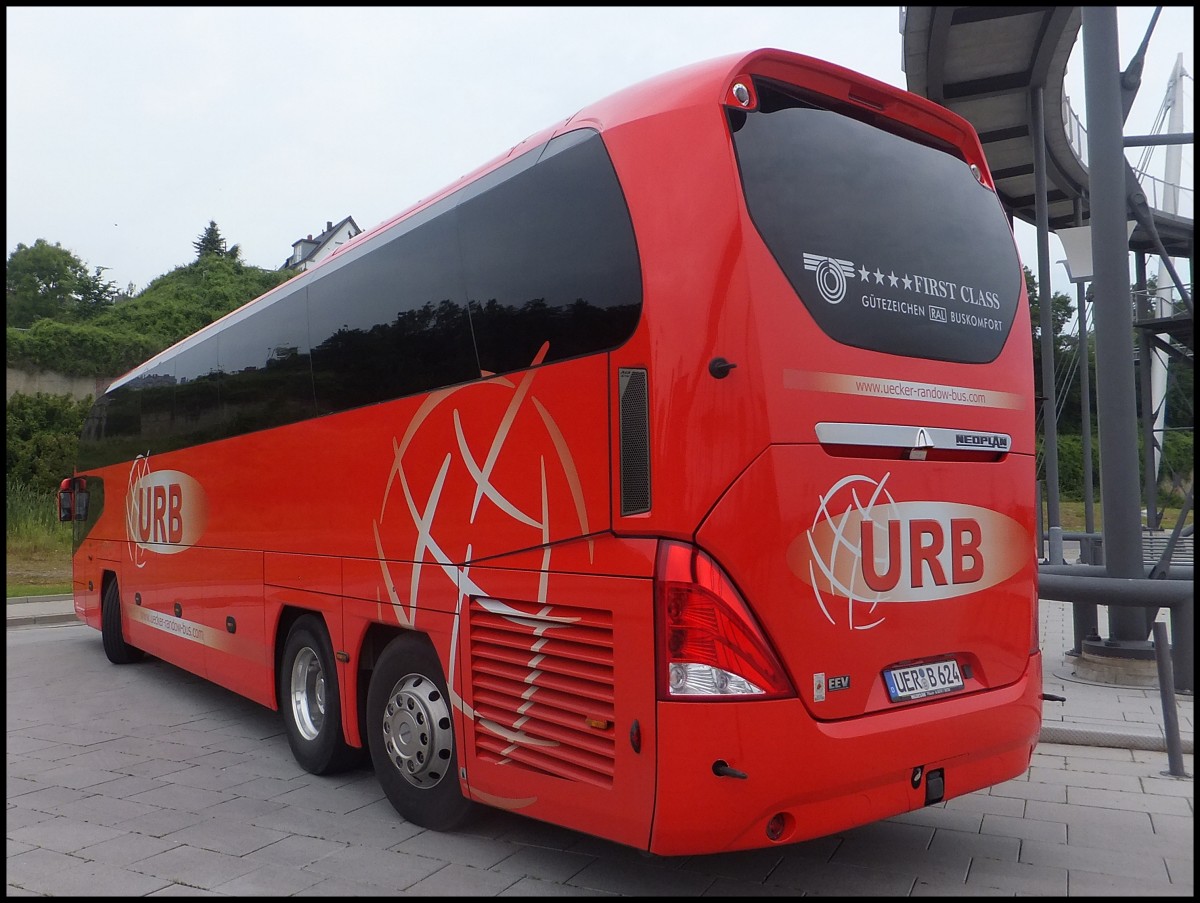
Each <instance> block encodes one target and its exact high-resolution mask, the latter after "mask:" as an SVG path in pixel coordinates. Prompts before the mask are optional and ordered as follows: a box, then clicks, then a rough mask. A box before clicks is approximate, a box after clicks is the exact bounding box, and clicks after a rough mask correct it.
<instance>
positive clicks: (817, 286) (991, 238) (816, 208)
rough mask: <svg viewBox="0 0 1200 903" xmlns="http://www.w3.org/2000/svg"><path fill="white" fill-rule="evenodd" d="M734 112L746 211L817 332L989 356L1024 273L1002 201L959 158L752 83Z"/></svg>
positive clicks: (997, 346) (946, 353) (857, 341)
mask: <svg viewBox="0 0 1200 903" xmlns="http://www.w3.org/2000/svg"><path fill="white" fill-rule="evenodd" d="M756 87H757V89H758V95H759V100H760V103H759V107H758V109H756V110H754V111H751V112H743V111H740V110H731V111H730V113H729V121H730V129H731V132H732V135H733V143H734V148H735V150H736V153H737V160H738V167H739V171H740V175H741V180H742V187H743V190H744V193H745V197H746V205H747V207H748V209H749V211H750V216H751V218H752V219H753V221H754V225H755V227H756V228H757V230H758V232H759V234H760V235H761V236H762V239H763V241H764V242H765V243H766V245H767V247H768V248H769V249H770V251H771V253H772V254H773V255H774V257H775V259H776V260H777V261H778V263H779V266H780V267H781V268H782V270H783V272H784V274H785V275H786V276H787V278H788V280H789V281H790V282H791V284H792V287H793V288H794V289H795V291H796V294H797V296H798V297H799V299H800V301H801V302H802V303H803V304H804V306H805V307H806V308H807V309H808V312H809V313H810V314H811V315H812V317H813V319H814V320H815V321H816V323H817V325H818V326H819V327H820V328H821V329H822V330H823V331H824V332H825V333H826V334H827V335H828V336H830V337H831V338H833V339H835V340H836V341H838V342H841V343H843V344H846V345H851V346H854V347H857V348H865V349H868V350H871V351H881V352H885V353H889V354H897V355H903V356H907V357H923V358H930V359H934V360H943V361H955V362H962V363H985V362H988V361H991V360H994V359H995V358H996V356H997V355H998V354H999V353H1000V350H1001V349H1002V348H1003V347H1004V343H1005V339H1006V338H1007V337H1008V333H1009V329H1010V328H1011V326H1012V322H1013V316H1014V314H1015V312H1016V307H1017V303H1018V300H1019V298H1020V279H1021V275H1020V274H1021V268H1020V265H1019V262H1018V260H1017V253H1016V247H1015V245H1014V243H1013V238H1012V232H1011V231H1010V229H1009V226H1008V222H1007V220H1006V219H1005V216H1004V212H1003V209H1002V208H1001V205H1000V201H999V199H998V198H997V197H996V195H995V193H994V192H992V191H991V190H990V189H988V188H987V187H986V186H984V185H982V184H981V183H980V182H979V181H978V180H977V179H976V178H975V176H974V174H973V173H972V172H971V169H970V167H968V165H967V164H966V163H965V162H964V161H963V160H961V159H959V158H957V157H955V156H953V155H951V154H949V153H946V152H944V151H942V150H938V149H935V148H933V147H929V146H926V145H923V144H919V143H917V142H914V141H910V140H908V139H906V138H903V137H900V136H899V135H897V134H893V133H892V132H889V131H885V130H884V129H882V128H879V127H877V126H875V125H872V124H869V123H867V122H864V121H859V120H858V119H855V118H851V117H850V116H846V115H843V114H842V113H838V112H834V111H832V110H828V109H822V108H820V107H817V106H814V105H813V104H811V103H809V102H807V101H804V100H801V99H799V98H796V97H792V96H790V95H789V94H788V93H787V92H785V91H783V90H780V89H779V88H777V87H775V86H773V85H771V84H769V83H761V82H760V83H758V84H757V85H756Z"/></svg>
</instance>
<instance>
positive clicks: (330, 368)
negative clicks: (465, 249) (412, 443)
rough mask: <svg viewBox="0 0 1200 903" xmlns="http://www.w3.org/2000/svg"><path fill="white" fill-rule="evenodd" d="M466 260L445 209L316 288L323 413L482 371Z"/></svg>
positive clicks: (312, 315) (317, 373) (313, 324)
mask: <svg viewBox="0 0 1200 903" xmlns="http://www.w3.org/2000/svg"><path fill="white" fill-rule="evenodd" d="M459 260H460V258H459V253H458V236H457V234H456V232H455V211H454V210H453V209H446V210H444V212H442V213H441V214H440V215H438V216H434V217H432V218H430V219H427V220H426V221H425V222H423V223H422V224H421V225H419V226H418V227H417V228H414V229H411V230H410V231H408V232H405V233H403V234H401V235H400V236H399V237H398V238H394V239H392V240H391V241H389V242H387V243H386V244H383V245H378V246H376V247H374V248H372V249H371V250H370V251H369V252H368V253H365V254H363V255H361V256H360V257H358V258H356V259H353V260H351V261H350V262H348V263H347V264H345V265H344V266H342V267H341V268H340V269H337V270H334V271H332V272H330V273H329V274H328V275H325V276H322V277H321V278H320V279H318V280H317V281H316V282H314V283H312V284H311V286H310V287H309V324H310V328H311V333H312V337H313V351H312V355H313V375H314V379H315V381H316V393H317V406H318V409H319V411H320V413H322V414H325V413H329V412H332V411H341V410H345V409H347V408H353V407H358V406H360V405H365V404H372V403H374V402H378V401H385V400H388V399H392V398H399V397H401V396H403V395H411V394H413V393H416V392H423V391H427V390H429V389H436V388H439V387H441V386H448V385H452V384H454V383H459V382H464V381H466V380H469V379H476V378H478V377H479V365H478V363H477V362H476V359H475V350H474V348H473V346H472V343H471V327H470V323H469V322H468V320H467V311H466V305H465V298H464V295H463V283H462V268H461V266H460V263H459Z"/></svg>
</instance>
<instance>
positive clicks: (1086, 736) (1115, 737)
mask: <svg viewBox="0 0 1200 903" xmlns="http://www.w3.org/2000/svg"><path fill="white" fill-rule="evenodd" d="M1038 742H1039V743H1061V744H1063V745H1065V746H1109V747H1113V748H1114V749H1145V750H1150V751H1151V752H1166V751H1167V741H1166V738H1165V737H1156V736H1154V735H1152V734H1135V733H1132V732H1130V733H1122V732H1120V731H1102V730H1096V729H1095V728H1082V727H1066V726H1064V725H1060V724H1043V725H1042V731H1041V733H1040V734H1039V735H1038ZM1179 747H1180V751H1181V752H1184V753H1191V752H1193V751H1194V749H1195V743H1194V740H1193V738H1192V737H1191V736H1186V737H1184V736H1181V737H1180V738H1179Z"/></svg>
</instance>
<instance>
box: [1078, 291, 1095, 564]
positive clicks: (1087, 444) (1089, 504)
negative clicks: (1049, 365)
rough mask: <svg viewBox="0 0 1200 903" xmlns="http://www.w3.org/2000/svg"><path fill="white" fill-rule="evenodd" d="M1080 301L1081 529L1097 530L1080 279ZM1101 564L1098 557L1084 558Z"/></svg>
mask: <svg viewBox="0 0 1200 903" xmlns="http://www.w3.org/2000/svg"><path fill="white" fill-rule="evenodd" d="M1076 289H1077V297H1078V304H1079V344H1080V345H1081V346H1083V367H1082V368H1081V369H1080V371H1079V394H1080V395H1081V396H1082V399H1081V404H1080V412H1079V416H1080V424H1081V425H1082V427H1083V532H1084V533H1095V532H1096V502H1095V498H1094V495H1093V488H1092V483H1093V481H1094V480H1095V477H1094V476H1093V475H1092V373H1091V370H1092V348H1091V345H1090V344H1089V341H1088V322H1087V297H1086V295H1087V293H1086V292H1085V291H1084V288H1083V283H1082V282H1081V283H1079V285H1078V286H1076ZM1087 563H1088V564H1100V563H1101V562H1099V561H1091V560H1089V561H1088V562H1087Z"/></svg>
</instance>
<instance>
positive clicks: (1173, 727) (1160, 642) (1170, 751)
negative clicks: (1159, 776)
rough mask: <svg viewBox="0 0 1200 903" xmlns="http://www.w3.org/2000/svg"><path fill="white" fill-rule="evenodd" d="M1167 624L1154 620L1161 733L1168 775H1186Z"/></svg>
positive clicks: (1178, 776)
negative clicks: (1162, 734)
mask: <svg viewBox="0 0 1200 903" xmlns="http://www.w3.org/2000/svg"><path fill="white" fill-rule="evenodd" d="M1169 648H1170V644H1169V643H1168V642H1167V625H1166V624H1164V623H1162V621H1155V622H1154V660H1155V663H1156V664H1157V665H1158V692H1159V696H1160V698H1161V699H1162V709H1163V733H1164V734H1165V735H1166V739H1167V766H1168V768H1169V771H1168V772H1167V773H1168V774H1170V775H1173V776H1174V777H1177V778H1183V777H1187V771H1185V770H1184V767H1183V749H1182V747H1181V745H1180V743H1179V713H1178V712H1176V711H1175V681H1174V680H1173V679H1172V676H1171V659H1170V658H1169V657H1168V654H1167V650H1168V649H1169Z"/></svg>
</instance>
